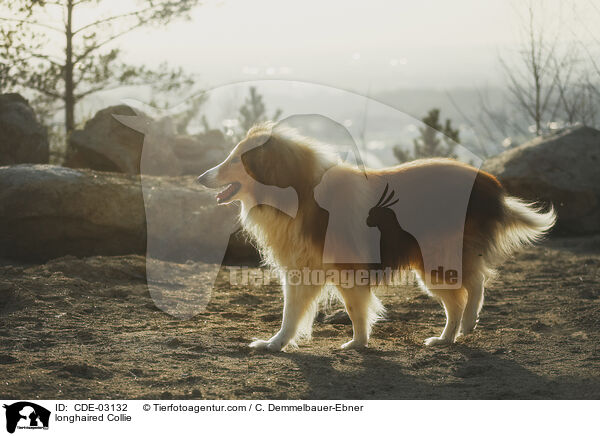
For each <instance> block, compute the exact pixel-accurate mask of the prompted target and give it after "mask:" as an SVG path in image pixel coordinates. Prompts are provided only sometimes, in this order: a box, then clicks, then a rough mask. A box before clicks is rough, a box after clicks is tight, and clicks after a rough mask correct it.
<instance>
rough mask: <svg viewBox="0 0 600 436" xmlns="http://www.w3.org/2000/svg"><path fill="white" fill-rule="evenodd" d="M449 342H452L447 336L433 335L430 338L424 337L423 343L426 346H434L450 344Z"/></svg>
mask: <svg viewBox="0 0 600 436" xmlns="http://www.w3.org/2000/svg"><path fill="white" fill-rule="evenodd" d="M450 344H452V341H451V340H450V339H448V338H442V337H438V336H433V337H431V338H427V339H425V345H427V346H428V347H436V346H438V347H440V346H444V345H450Z"/></svg>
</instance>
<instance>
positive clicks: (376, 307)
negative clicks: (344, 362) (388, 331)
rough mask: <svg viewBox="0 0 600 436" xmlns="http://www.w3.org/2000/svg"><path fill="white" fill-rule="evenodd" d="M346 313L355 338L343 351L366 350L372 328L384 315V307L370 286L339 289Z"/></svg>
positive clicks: (344, 346) (345, 345)
mask: <svg viewBox="0 0 600 436" xmlns="http://www.w3.org/2000/svg"><path fill="white" fill-rule="evenodd" d="M339 291H340V294H342V297H343V299H344V305H345V306H346V311H347V312H348V315H349V316H350V320H351V321H352V330H353V336H352V340H351V341H350V342H346V343H345V344H343V345H342V348H343V349H353V348H364V347H366V346H367V345H368V343H369V334H370V332H371V326H372V325H373V324H374V323H375V321H377V319H378V318H379V317H380V316H381V314H382V313H383V306H382V305H381V303H380V302H379V300H378V299H377V297H376V296H375V295H374V294H373V293H372V292H371V289H370V287H369V286H355V287H353V288H343V287H339Z"/></svg>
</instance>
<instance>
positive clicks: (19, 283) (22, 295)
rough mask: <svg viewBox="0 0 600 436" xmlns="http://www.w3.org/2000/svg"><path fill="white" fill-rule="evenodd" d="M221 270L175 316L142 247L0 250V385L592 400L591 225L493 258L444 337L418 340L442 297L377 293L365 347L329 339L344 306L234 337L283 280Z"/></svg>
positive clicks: (595, 296)
mask: <svg viewBox="0 0 600 436" xmlns="http://www.w3.org/2000/svg"><path fill="white" fill-rule="evenodd" d="M179 267H182V268H183V267H184V266H181V265H175V264H174V265H173V268H174V269H176V268H179ZM226 279H227V277H225V275H223V276H221V277H220V278H219V280H218V283H217V287H216V289H215V291H214V292H213V294H212V298H211V301H210V303H209V304H208V306H207V309H206V312H204V313H202V314H200V315H197V316H195V317H193V318H192V319H189V320H186V321H181V320H178V319H175V318H173V317H171V316H169V315H168V314H166V313H164V312H162V311H160V310H159V309H157V308H156V306H155V305H154V303H153V301H152V299H151V298H150V295H149V292H148V288H147V286H146V282H145V261H144V259H143V258H142V257H140V256H121V257H92V258H85V259H76V258H73V257H65V258H60V259H55V260H53V261H50V262H47V263H46V264H43V265H23V264H14V263H9V262H6V261H5V262H2V263H0V295H1V298H0V317H1V318H0V374H2V375H1V376H0V397H4V398H7V399H10V398H14V399H17V398H19V399H23V398H29V399H35V398H41V399H50V398H65V399H87V398H92V399H106V398H112V399H120V398H132V399H135V398H162V399H169V398H206V399H250V398H271V399H288V398H289V399H358V398H360V399H406V398H449V399H460V398H472V399H486V398H498V399H504V398H506V399H513V398H540V399H541V398H600V349H599V347H598V346H599V343H600V239H599V238H598V237H596V238H592V239H561V240H554V241H551V242H549V243H546V244H545V245H544V246H543V247H539V248H535V249H530V250H527V251H525V252H523V253H521V254H519V255H517V256H515V258H514V259H512V260H510V261H508V262H506V263H505V265H504V266H503V267H502V268H501V270H500V275H499V277H498V278H497V279H496V280H495V281H494V283H493V284H492V285H491V286H490V287H489V289H488V290H487V291H486V304H485V306H484V309H483V312H482V316H481V322H480V325H479V327H478V328H477V330H476V331H475V333H474V334H472V335H470V336H467V337H461V338H459V340H458V342H457V344H455V345H454V346H451V347H448V348H441V349H437V348H433V349H432V348H425V347H424V346H423V345H422V341H423V340H424V339H425V338H427V337H429V336H432V335H434V334H438V333H439V332H440V330H441V328H442V326H443V323H444V317H443V314H442V311H441V309H440V307H439V306H438V304H437V303H436V302H435V301H434V300H432V299H430V298H429V297H427V296H426V295H423V294H422V293H421V292H420V291H418V290H417V289H412V288H411V289H401V290H398V289H396V290H394V291H393V292H392V291H385V292H382V295H381V299H382V300H383V302H384V303H385V305H386V307H387V309H388V318H387V320H386V321H384V322H381V323H380V324H378V325H377V326H376V327H375V328H374V331H373V335H372V341H371V344H370V348H369V349H368V350H365V351H362V352H358V351H341V350H339V349H338V347H339V345H340V344H342V343H343V342H346V341H347V340H348V339H349V338H350V335H351V326H350V325H347V324H344V318H343V317H342V319H341V320H339V321H338V323H331V322H329V323H325V322H323V321H320V322H317V323H316V325H315V329H314V337H313V340H312V341H311V342H310V343H307V344H304V345H301V347H300V348H299V349H297V350H293V351H291V352H287V353H277V354H271V353H266V352H257V351H254V350H251V349H249V348H248V346H247V345H248V343H249V342H250V341H251V339H252V338H253V337H259V338H263V339H266V338H268V337H269V336H270V335H271V334H272V333H274V332H275V331H276V330H277V328H278V326H279V322H280V316H281V306H282V299H281V294H280V291H279V289H278V287H277V286H276V285H275V284H272V285H268V286H262V287H259V288H253V289H248V288H244V287H242V286H231V285H229V283H228V281H227V280H226ZM321 318H322V317H321Z"/></svg>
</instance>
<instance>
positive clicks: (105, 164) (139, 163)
mask: <svg viewBox="0 0 600 436" xmlns="http://www.w3.org/2000/svg"><path fill="white" fill-rule="evenodd" d="M115 116H116V117H115ZM119 116H123V117H122V118H119V119H117V117H119ZM124 120H125V121H126V122H125V123H124V122H123V121H124ZM229 148H231V144H230V143H229V142H228V141H227V140H226V138H225V137H224V135H223V134H222V133H221V132H220V131H218V130H212V131H209V132H206V133H204V134H201V135H196V136H185V135H176V134H175V129H174V127H173V124H172V122H171V121H170V120H169V118H163V119H160V120H154V119H152V118H150V117H149V116H147V115H146V114H144V113H141V112H139V111H134V110H133V109H131V108H130V107H129V106H125V105H120V106H111V107H108V108H105V109H102V110H101V111H99V112H97V113H96V115H94V117H93V118H92V119H91V120H89V121H88V122H86V124H85V126H84V128H83V129H82V130H75V131H74V132H73V133H72V134H71V136H70V137H69V141H68V144H67V155H66V158H65V163H64V165H65V166H67V167H70V168H90V169H94V170H98V171H111V172H121V173H126V174H140V169H141V173H142V174H147V175H170V176H178V175H184V174H196V175H199V174H201V173H203V172H204V171H205V170H207V169H209V168H211V167H212V166H214V165H216V164H217V163H218V162H220V161H221V160H222V159H223V158H224V157H225V156H226V155H227V152H228V151H229Z"/></svg>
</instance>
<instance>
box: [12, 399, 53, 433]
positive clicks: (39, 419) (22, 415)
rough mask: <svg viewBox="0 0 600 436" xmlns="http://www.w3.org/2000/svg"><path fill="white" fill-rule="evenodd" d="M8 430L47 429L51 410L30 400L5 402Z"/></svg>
mask: <svg viewBox="0 0 600 436" xmlns="http://www.w3.org/2000/svg"><path fill="white" fill-rule="evenodd" d="M4 408H5V409H6V431H8V432H9V433H14V432H15V430H16V429H17V428H19V429H47V428H48V424H49V421H50V411H49V410H48V409H46V408H44V407H42V406H39V405H37V404H35V403H31V402H29V401H19V402H17V403H13V404H10V405H7V404H5V405H4Z"/></svg>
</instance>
